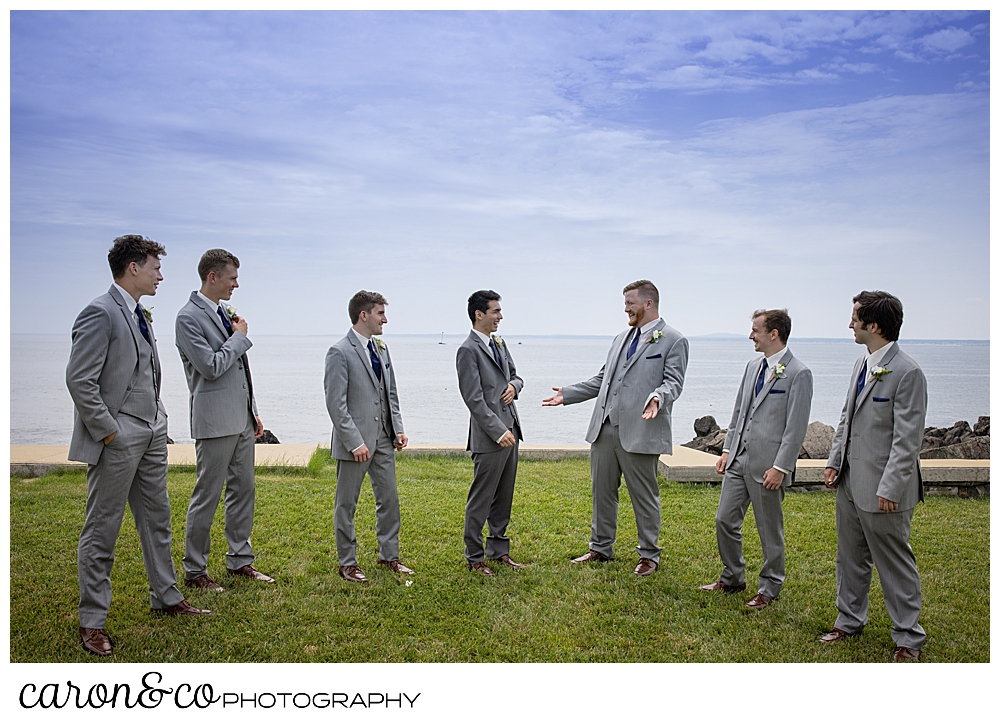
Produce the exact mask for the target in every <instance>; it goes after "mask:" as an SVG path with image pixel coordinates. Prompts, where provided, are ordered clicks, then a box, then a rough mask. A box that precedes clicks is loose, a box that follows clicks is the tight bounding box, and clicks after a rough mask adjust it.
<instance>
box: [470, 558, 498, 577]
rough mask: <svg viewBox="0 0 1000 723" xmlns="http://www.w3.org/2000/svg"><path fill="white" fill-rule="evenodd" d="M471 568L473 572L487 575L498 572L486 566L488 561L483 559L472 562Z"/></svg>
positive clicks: (491, 575)
mask: <svg viewBox="0 0 1000 723" xmlns="http://www.w3.org/2000/svg"><path fill="white" fill-rule="evenodd" d="M469 569H470V570H472V571H473V572H481V573H482V574H483V575H484V576H485V577H493V576H494V575H495V574H496V573H495V572H493V571H492V570H491V569H490V568H488V567H486V563H485V562H483V561H482V560H480V561H479V562H470V563H469Z"/></svg>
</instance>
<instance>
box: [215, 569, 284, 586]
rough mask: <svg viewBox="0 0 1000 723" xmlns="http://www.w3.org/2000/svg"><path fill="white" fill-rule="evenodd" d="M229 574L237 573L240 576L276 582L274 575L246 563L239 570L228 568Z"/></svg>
mask: <svg viewBox="0 0 1000 723" xmlns="http://www.w3.org/2000/svg"><path fill="white" fill-rule="evenodd" d="M226 573H227V574H229V575H237V576H239V577H249V578H250V579H251V580H260V581H261V582H267V583H272V584H273V583H274V581H275V580H274V578H273V577H268V576H267V575H265V574H264V573H262V572H261V571H260V570H255V569H254V566H253V565H244V566H243V567H241V568H240V569H238V570H229V569H227V570H226Z"/></svg>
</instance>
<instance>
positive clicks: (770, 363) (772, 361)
mask: <svg viewBox="0 0 1000 723" xmlns="http://www.w3.org/2000/svg"><path fill="white" fill-rule="evenodd" d="M786 351H788V347H787V346H786V347H782V349H781V351H779V352H775V353H774V354H772V355H771V356H769V357H765V361H767V368H768V369H774V367H776V366H777V365H778V360H779V359H781V357H783V356H785V352H786Z"/></svg>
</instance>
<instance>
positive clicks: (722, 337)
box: [10, 331, 990, 346]
mask: <svg viewBox="0 0 1000 723" xmlns="http://www.w3.org/2000/svg"><path fill="white" fill-rule="evenodd" d="M10 335H11V336H12V337H15V336H33V337H42V336H50V337H63V336H67V335H65V334H57V333H53V332H36V331H17V332H14V331H12V332H11V333H10ZM157 336H159V337H163V338H173V336H172V335H171V334H168V333H161V334H158V335H157ZM254 336H261V337H264V336H266V337H288V338H290V339H291V338H314V339H318V338H322V337H338V338H339V337H340V336H342V333H341V332H340V331H335V332H331V333H329V334H255V335H254ZM384 336H386V337H387V338H389V339H391V338H393V337H399V338H408V339H416V338H419V337H425V338H427V339H440V338H441V332H436V333H429V334H393V333H392V332H388V333H386V334H385V335H384ZM444 336H445V338H449V337H451V338H456V339H458V338H461V339H464V338H465V337H466V336H468V332H461V333H454V334H450V333H448V332H445V334H444ZM507 336H509V337H510V338H511V339H614V338H615V334H508V335H507ZM687 339H688V340H689V341H739V340H742V339H747V336H746V334H729V333H714V334H702V335H700V336H689V337H687ZM748 341H749V340H748ZM801 342H807V343H811V342H822V343H831V342H832V343H837V342H843V343H850V344H854V343H855V341H854V339H852V338H850V337H825V336H793V337H791V338H790V339H789V341H788V343H789V345H792V344H798V343H801ZM899 343H900V344H972V345H976V346H987V345H989V343H990V340H989V339H905V338H904V339H900V340H899Z"/></svg>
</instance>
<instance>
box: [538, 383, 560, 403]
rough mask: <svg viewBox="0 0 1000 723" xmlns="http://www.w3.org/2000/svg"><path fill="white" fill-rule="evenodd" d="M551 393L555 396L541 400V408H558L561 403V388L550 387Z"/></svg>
mask: <svg viewBox="0 0 1000 723" xmlns="http://www.w3.org/2000/svg"><path fill="white" fill-rule="evenodd" d="M552 391H554V392H555V394H553V395H552V396H551V397H549V398H548V399H543V400H542V406H543V407H558V406H559V405H560V404H562V403H563V393H562V387H552Z"/></svg>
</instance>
